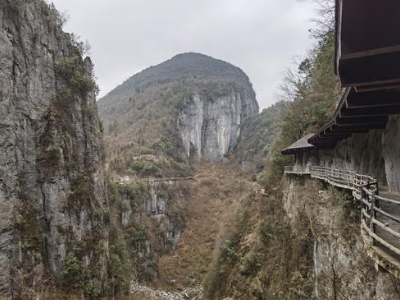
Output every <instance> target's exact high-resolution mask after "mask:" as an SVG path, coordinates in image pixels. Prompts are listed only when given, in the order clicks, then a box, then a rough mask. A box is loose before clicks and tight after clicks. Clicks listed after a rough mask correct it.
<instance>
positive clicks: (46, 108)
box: [0, 0, 108, 295]
mask: <svg viewBox="0 0 400 300" xmlns="http://www.w3.org/2000/svg"><path fill="white" fill-rule="evenodd" d="M61 23H62V18H61V16H60V15H59V14H58V12H57V11H56V10H55V9H54V8H53V7H52V6H49V5H47V4H46V3H45V2H44V1H42V0H32V1H7V0H3V1H0V70H1V71H0V105H1V110H0V212H1V217H0V293H2V294H4V293H6V294H9V293H11V292H12V293H13V294H14V295H17V294H18V291H19V290H20V289H21V288H22V287H23V286H24V285H34V286H35V285H36V286H37V287H38V286H39V285H40V284H41V280H42V279H44V276H48V275H49V274H50V275H51V277H53V278H59V279H61V271H62V269H63V264H64V260H65V258H66V256H67V254H73V255H74V256H76V257H77V258H78V259H79V260H80V261H82V262H83V264H84V266H85V267H87V268H88V270H90V274H91V275H90V278H88V280H91V283H93V285H94V286H95V288H98V289H100V288H101V281H102V280H104V278H105V276H106V253H107V231H108V225H107V224H108V213H107V203H106V197H105V189H104V180H103V172H102V159H101V157H102V155H101V154H102V147H101V132H100V123H99V119H98V117H97V108H96V101H95V89H96V86H95V84H94V81H93V79H92V74H91V72H92V64H91V62H90V59H88V58H87V59H85V61H83V60H82V56H81V54H82V52H81V49H80V48H81V45H80V44H79V43H78V42H76V41H75V40H74V38H73V36H72V35H69V34H65V33H64V32H63V31H62V30H61ZM47 279H48V278H47V277H46V280H47Z"/></svg>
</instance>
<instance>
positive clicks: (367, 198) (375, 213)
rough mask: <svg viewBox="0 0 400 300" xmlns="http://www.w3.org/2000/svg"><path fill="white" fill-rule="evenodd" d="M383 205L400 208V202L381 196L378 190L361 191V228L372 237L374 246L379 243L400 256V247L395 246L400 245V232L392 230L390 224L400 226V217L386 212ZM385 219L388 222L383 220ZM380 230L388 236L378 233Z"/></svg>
mask: <svg viewBox="0 0 400 300" xmlns="http://www.w3.org/2000/svg"><path fill="white" fill-rule="evenodd" d="M383 203H385V204H386V205H387V204H389V207H393V205H395V206H400V201H397V200H393V199H388V198H385V197H381V196H379V195H378V190H377V189H371V188H370V187H369V186H366V187H363V188H362V189H361V205H362V211H361V226H362V229H363V230H364V231H365V232H366V233H367V235H368V236H369V237H370V241H371V242H372V245H376V244H377V243H376V242H378V243H380V244H381V245H383V246H385V247H386V248H387V249H389V250H390V251H392V252H393V253H395V254H397V255H399V256H400V249H399V246H396V245H395V244H399V243H400V232H398V231H396V230H395V229H393V228H390V223H392V224H400V216H395V215H393V214H392V213H391V212H388V211H386V210H384V209H383V208H382V207H381V204H383ZM384 218H385V219H386V220H382V219H384ZM392 226H393V225H392ZM378 228H379V229H380V231H381V232H383V233H387V234H386V235H385V234H382V233H381V234H379V233H377V229H378Z"/></svg>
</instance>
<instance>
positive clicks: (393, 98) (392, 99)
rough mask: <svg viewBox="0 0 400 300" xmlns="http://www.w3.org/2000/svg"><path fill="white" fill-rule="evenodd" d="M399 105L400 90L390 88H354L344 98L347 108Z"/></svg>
mask: <svg viewBox="0 0 400 300" xmlns="http://www.w3.org/2000/svg"><path fill="white" fill-rule="evenodd" d="M395 105H400V90H398V89H390V90H384V91H373V92H361V93H357V92H356V91H355V89H352V91H351V92H350V93H349V95H348V96H347V98H346V108H347V109H358V108H371V107H385V106H395Z"/></svg>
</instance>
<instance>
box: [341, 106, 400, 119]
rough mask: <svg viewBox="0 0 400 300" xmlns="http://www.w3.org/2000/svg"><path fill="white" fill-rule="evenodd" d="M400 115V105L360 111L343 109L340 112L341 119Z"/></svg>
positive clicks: (360, 109) (359, 109)
mask: <svg viewBox="0 0 400 300" xmlns="http://www.w3.org/2000/svg"><path fill="white" fill-rule="evenodd" d="M398 114H400V105H399V104H397V105H392V106H380V107H369V108H358V109H346V108H344V109H342V110H341V111H340V114H339V117H340V118H354V117H370V116H387V115H398Z"/></svg>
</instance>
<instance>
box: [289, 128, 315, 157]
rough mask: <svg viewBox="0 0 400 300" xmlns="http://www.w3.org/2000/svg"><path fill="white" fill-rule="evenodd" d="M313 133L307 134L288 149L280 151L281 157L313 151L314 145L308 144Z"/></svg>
mask: <svg viewBox="0 0 400 300" xmlns="http://www.w3.org/2000/svg"><path fill="white" fill-rule="evenodd" d="M313 135H314V133H310V134H307V135H306V136H304V137H302V138H301V139H299V140H298V141H296V142H294V143H293V144H292V145H290V146H289V147H287V148H285V149H283V150H282V152H281V153H282V154H283V155H290V154H295V153H297V152H303V151H309V150H312V149H314V145H312V144H310V143H309V142H308V140H309V138H310V137H312V136H313Z"/></svg>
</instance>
